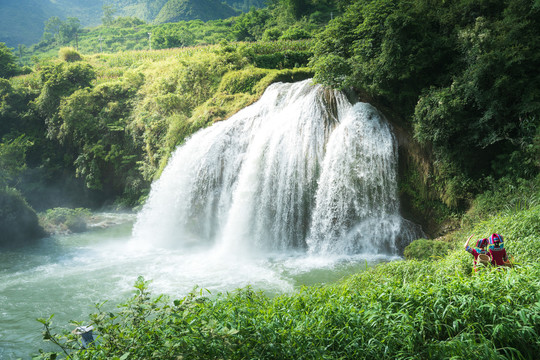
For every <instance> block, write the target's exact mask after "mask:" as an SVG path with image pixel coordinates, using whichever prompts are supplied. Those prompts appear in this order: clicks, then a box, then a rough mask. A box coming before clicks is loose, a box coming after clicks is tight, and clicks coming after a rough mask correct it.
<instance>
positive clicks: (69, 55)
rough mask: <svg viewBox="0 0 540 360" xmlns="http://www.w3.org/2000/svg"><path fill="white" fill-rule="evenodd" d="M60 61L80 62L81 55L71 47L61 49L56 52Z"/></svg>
mask: <svg viewBox="0 0 540 360" xmlns="http://www.w3.org/2000/svg"><path fill="white" fill-rule="evenodd" d="M58 55H59V57H60V59H62V60H64V61H67V62H75V61H80V60H82V58H81V54H79V52H78V51H77V50H75V49H74V48H72V47H63V48H61V49H60V51H58Z"/></svg>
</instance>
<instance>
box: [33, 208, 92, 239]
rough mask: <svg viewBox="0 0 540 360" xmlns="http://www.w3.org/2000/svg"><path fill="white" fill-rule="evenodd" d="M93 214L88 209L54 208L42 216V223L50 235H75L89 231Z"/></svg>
mask: <svg viewBox="0 0 540 360" xmlns="http://www.w3.org/2000/svg"><path fill="white" fill-rule="evenodd" d="M91 215H92V213H91V212H90V210H88V209H84V208H77V209H69V208H54V209H49V210H47V211H46V212H45V213H41V214H40V222H41V223H42V225H43V227H44V228H45V229H46V230H47V232H49V233H75V232H83V231H85V230H86V229H87V221H88V219H89V218H90V216H91Z"/></svg>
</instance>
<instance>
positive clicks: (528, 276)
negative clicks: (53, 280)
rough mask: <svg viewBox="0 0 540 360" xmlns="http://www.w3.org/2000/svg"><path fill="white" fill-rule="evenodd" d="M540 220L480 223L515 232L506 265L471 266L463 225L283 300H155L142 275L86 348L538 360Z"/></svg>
mask: <svg viewBox="0 0 540 360" xmlns="http://www.w3.org/2000/svg"><path fill="white" fill-rule="evenodd" d="M539 224H540V206H538V205H537V206H533V207H531V208H529V209H525V210H520V211H514V212H506V213H501V214H499V215H496V216H492V217H490V218H489V219H487V220H484V221H481V222H478V223H476V224H475V225H474V226H472V228H471V229H470V230H471V232H474V233H475V234H477V236H478V237H483V236H487V235H488V234H489V233H490V232H493V231H494V230H496V231H497V232H499V233H502V234H503V235H504V236H505V247H506V248H507V251H508V252H509V253H511V254H512V255H513V256H514V260H515V263H516V266H515V267H514V268H511V269H507V270H503V271H495V270H493V269H489V268H486V269H482V270H481V271H479V272H477V273H473V272H472V261H471V256H470V255H469V254H468V253H466V252H464V251H463V249H462V240H463V239H462V235H463V234H459V233H456V234H454V236H455V237H454V238H453V239H452V242H453V243H454V245H455V250H453V251H451V252H450V253H449V254H448V255H447V256H445V257H444V258H439V259H436V260H426V261H416V260H410V261H396V262H391V263H388V264H383V265H379V266H376V267H375V268H371V269H369V270H368V271H364V272H361V273H358V274H356V275H353V276H350V277H348V278H346V279H345V280H343V281H341V282H339V283H338V284H334V285H327V286H311V287H304V288H302V289H300V290H299V291H297V292H294V293H292V294H284V295H280V296H275V297H268V296H266V295H264V294H263V293H261V292H257V291H254V290H253V289H251V288H249V287H248V288H244V289H241V290H237V291H232V292H223V293H220V294H215V293H214V294H208V293H207V292H206V291H204V290H197V291H195V292H192V293H191V294H190V295H188V296H186V297H183V298H180V299H177V300H172V301H171V300H170V299H168V298H166V297H162V296H158V297H154V296H152V295H151V294H150V293H149V291H148V285H149V283H147V282H146V281H144V279H142V278H140V279H139V280H138V281H137V282H136V294H135V296H134V297H132V298H131V299H129V300H128V301H127V302H126V304H125V305H124V306H122V307H119V308H118V310H117V311H116V312H113V313H111V312H109V311H97V312H96V313H95V314H94V315H92V316H91V317H90V319H89V321H90V322H91V323H92V324H93V326H94V328H95V333H96V334H99V340H98V342H97V344H96V346H95V347H91V348H89V349H87V350H84V351H78V352H77V356H78V358H80V359H90V358H94V359H95V358H99V359H105V358H114V357H115V356H116V357H118V358H121V357H122V356H124V357H125V358H128V357H130V358H145V359H176V358H178V357H184V358H204V359H213V358H228V359H244V358H258V359H265V358H266V359H275V358H281V359H324V358H326V359H335V358H346V359H373V358H381V359H385V358H389V359H390V358H392V359H395V358H434V359H442V358H445V359H446V358H452V357H459V358H467V359H487V358H489V359H495V358H497V359H498V358H523V359H533V358H534V357H535V356H536V354H537V353H538V351H540V338H539V335H538V334H539V333H540V325H539V324H540V321H539V320H540V315H539V314H540V282H539V281H538V279H539V278H540V264H539V262H538V260H537V259H538V257H539V255H540V253H539V252H540V225H539ZM44 322H45V323H46V324H47V321H45V320H44ZM54 336H55V339H58V341H61V342H62V343H63V344H64V345H63V346H65V347H66V350H67V349H68V348H69V347H70V346H72V345H73V344H76V343H74V342H70V341H74V340H76V338H75V336H74V335H67V337H65V336H61V335H60V336H57V335H54ZM64 341H68V342H65V343H64ZM75 348H77V345H76V346H75ZM57 350H60V349H59V348H57ZM67 351H69V350H67ZM59 355H61V354H59ZM47 356H48V355H47V354H43V356H42V358H47Z"/></svg>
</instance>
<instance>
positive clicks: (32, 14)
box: [0, 0, 265, 47]
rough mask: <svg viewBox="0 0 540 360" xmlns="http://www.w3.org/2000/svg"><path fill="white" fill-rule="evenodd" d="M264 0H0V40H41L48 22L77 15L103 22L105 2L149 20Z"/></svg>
mask: <svg viewBox="0 0 540 360" xmlns="http://www.w3.org/2000/svg"><path fill="white" fill-rule="evenodd" d="M264 2H265V0H223V1H222V0H114V1H111V0H0V42H5V43H6V44H7V45H8V46H9V47H17V45H18V44H25V45H31V44H34V43H37V42H39V40H40V39H41V36H42V34H43V28H44V24H45V21H47V20H48V19H49V18H50V17H52V16H58V17H59V18H60V19H63V20H65V19H67V18H68V17H76V18H78V19H79V20H80V21H81V25H82V26H83V27H87V26H97V25H100V24H101V18H102V16H103V11H102V9H103V5H104V4H110V5H111V6H113V8H114V9H115V13H114V16H115V17H117V16H132V17H137V18H139V19H142V20H144V21H146V22H154V23H160V24H161V23H165V22H175V21H180V20H195V19H200V20H203V21H207V20H213V19H224V18H228V17H231V16H235V15H237V14H238V12H237V11H235V10H234V9H233V8H232V7H234V8H235V9H236V10H242V11H249V8H251V7H252V6H255V7H262V6H264Z"/></svg>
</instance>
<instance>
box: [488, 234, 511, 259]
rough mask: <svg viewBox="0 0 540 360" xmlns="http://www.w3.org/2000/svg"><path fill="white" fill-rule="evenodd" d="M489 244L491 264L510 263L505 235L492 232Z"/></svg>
mask: <svg viewBox="0 0 540 360" xmlns="http://www.w3.org/2000/svg"><path fill="white" fill-rule="evenodd" d="M489 245H490V246H489V254H490V256H491V264H492V265H496V266H504V265H506V263H508V255H507V254H506V250H505V249H504V241H503V237H502V236H501V235H499V234H492V235H491V236H490V237H489Z"/></svg>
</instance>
